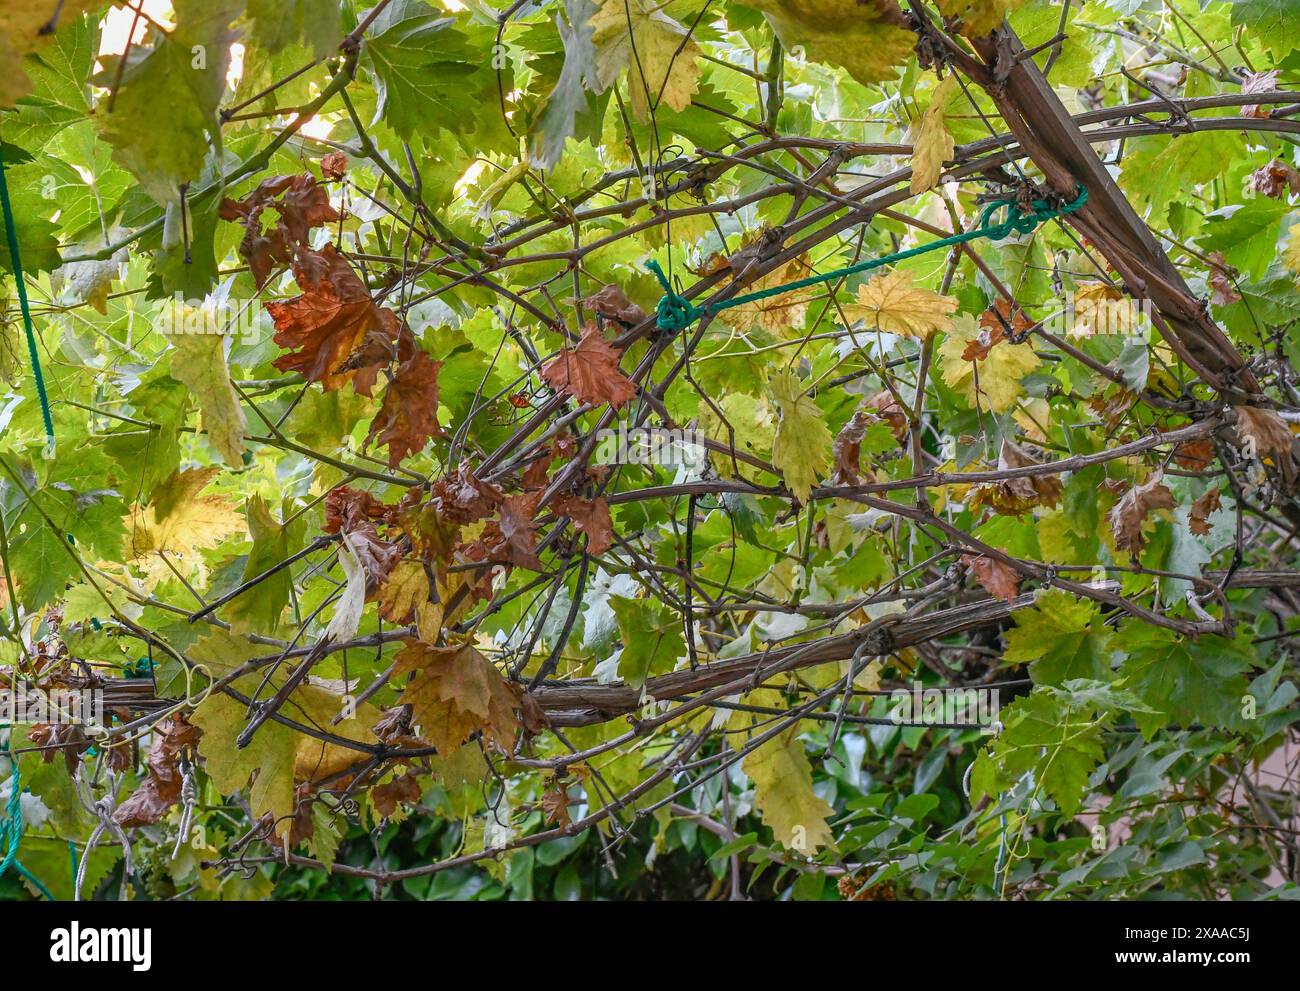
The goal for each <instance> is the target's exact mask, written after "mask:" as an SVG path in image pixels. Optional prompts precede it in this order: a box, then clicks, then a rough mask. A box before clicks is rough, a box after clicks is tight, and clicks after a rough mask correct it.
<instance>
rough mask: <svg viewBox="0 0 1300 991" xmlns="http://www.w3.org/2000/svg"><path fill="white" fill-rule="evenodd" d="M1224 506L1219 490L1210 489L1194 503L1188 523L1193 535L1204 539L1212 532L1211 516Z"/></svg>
mask: <svg viewBox="0 0 1300 991" xmlns="http://www.w3.org/2000/svg"><path fill="white" fill-rule="evenodd" d="M1220 505H1222V500H1221V499H1220V497H1219V490H1218V488H1217V487H1216V488H1209V489H1206V490H1205V492H1204V493H1203V494H1202V495H1201V497H1200V498H1199V499H1197V500H1196V501H1195V502H1194V503H1192V510H1191V512H1190V513H1189V514H1188V517H1187V522H1188V526H1189V527H1190V529H1191V531H1192V533H1194V534H1196V535H1197V536H1198V537H1204V536H1205V535H1206V534H1207V533H1209V532H1210V514H1212V513H1213V512H1215V511H1216V510H1217V509H1218V508H1219V506H1220Z"/></svg>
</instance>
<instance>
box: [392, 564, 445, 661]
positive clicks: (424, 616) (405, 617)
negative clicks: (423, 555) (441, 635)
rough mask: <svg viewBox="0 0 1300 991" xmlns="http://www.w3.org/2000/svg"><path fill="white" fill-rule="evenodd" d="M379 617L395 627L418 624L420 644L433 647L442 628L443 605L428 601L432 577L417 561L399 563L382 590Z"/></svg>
mask: <svg viewBox="0 0 1300 991" xmlns="http://www.w3.org/2000/svg"><path fill="white" fill-rule="evenodd" d="M379 614H380V615H381V616H383V617H384V619H386V620H388V621H389V622H392V623H406V622H409V621H410V620H411V619H412V618H414V620H415V625H416V630H417V632H418V633H419V634H420V639H421V640H427V641H428V642H430V643H432V642H433V641H434V640H436V639H437V637H438V631H439V630H440V629H441V628H442V605H441V604H440V603H435V602H430V601H429V574H428V572H427V571H426V570H425V567H424V564H423V563H422V562H420V561H417V560H415V559H414V558H407V559H406V560H404V561H399V562H397V567H395V568H394V569H393V570H392V573H391V574H390V575H389V576H388V580H387V581H386V582H384V584H383V587H381V588H380V590H379Z"/></svg>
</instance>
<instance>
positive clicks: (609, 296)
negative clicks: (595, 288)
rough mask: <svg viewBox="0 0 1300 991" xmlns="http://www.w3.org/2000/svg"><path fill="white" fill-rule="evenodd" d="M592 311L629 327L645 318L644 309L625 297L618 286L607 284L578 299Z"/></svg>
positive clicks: (625, 294)
mask: <svg viewBox="0 0 1300 991" xmlns="http://www.w3.org/2000/svg"><path fill="white" fill-rule="evenodd" d="M578 302H579V303H581V304H582V305H583V306H585V307H586V308H587V309H589V310H591V311H592V312H593V313H599V314H600V315H601V316H602V317H605V318H606V319H607V320H617V321H618V322H619V323H622V324H626V325H627V326H629V327H632V326H635V325H636V324H639V323H641V322H642V321H644V320H645V319H646V315H645V310H643V309H641V307H639V306H637V305H636V303H634V302H632V301H631V300H630V299H628V298H627V293H625V292H624V291H623V290H622V288H621V287H620V286H616V285H613V284H611V285H607V286H605V287H604V288H603V289H601V290H600V291H599V292H595V293H592V294H591V295H590V296H585V297H583V298H582V299H580V300H578Z"/></svg>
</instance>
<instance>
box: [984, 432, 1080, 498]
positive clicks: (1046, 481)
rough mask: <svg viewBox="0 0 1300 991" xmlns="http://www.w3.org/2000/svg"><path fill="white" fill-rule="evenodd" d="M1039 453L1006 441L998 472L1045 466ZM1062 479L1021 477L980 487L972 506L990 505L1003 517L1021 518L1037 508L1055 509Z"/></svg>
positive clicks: (1045, 475) (1044, 475) (1003, 444)
mask: <svg viewBox="0 0 1300 991" xmlns="http://www.w3.org/2000/svg"><path fill="white" fill-rule="evenodd" d="M1039 453H1040V452H1039V451H1038V450H1037V449H1036V448H1032V447H1030V446H1028V445H1026V446H1021V445H1020V444H1017V443H1015V442H1014V441H1012V440H1006V439H1004V440H1003V441H1002V447H1001V449H1000V450H999V451H998V471H1008V470H1010V469H1015V468H1030V467H1033V466H1035V465H1041V464H1043V463H1044V462H1043V460H1042V459H1041V458H1040V457H1038V454H1039ZM1061 493H1062V488H1061V480H1060V479H1059V478H1058V477H1057V476H1056V475H1053V474H1050V473H1048V472H1044V473H1042V474H1039V475H1020V476H1017V477H1014V478H1002V479H998V480H997V481H993V482H987V483H985V484H982V485H980V486H978V488H977V489H976V492H975V495H974V497H973V498H972V500H971V504H972V506H977V505H981V504H987V505H989V506H992V507H993V510H994V512H997V513H1000V514H1001V515H1003V516H1019V515H1020V514H1022V513H1024V512H1025V511H1026V510H1028V509H1031V508H1033V507H1034V506H1055V505H1056V504H1057V503H1059V502H1060V501H1061Z"/></svg>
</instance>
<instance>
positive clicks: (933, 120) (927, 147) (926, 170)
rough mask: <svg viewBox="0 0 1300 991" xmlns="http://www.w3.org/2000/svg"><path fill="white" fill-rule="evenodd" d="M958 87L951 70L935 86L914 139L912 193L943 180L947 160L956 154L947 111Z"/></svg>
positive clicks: (929, 187)
mask: <svg viewBox="0 0 1300 991" xmlns="http://www.w3.org/2000/svg"><path fill="white" fill-rule="evenodd" d="M956 87H957V77H956V76H954V75H952V74H949V75H948V77H947V78H946V79H944V80H943V82H941V83H940V84H939V85H938V86H936V87H935V89H934V94H933V95H932V96H931V97H930V105H929V107H927V108H926V111H925V113H924V114H922V115H921V123H920V125H919V126H918V127H917V129H916V138H915V140H914V141H913V142H912V193H913V194H916V193H923V192H925V191H926V190H927V189H931V188H933V187H934V186H935V185H936V184H937V183H938V182H939V176H940V175H941V174H942V173H943V163H944V162H947V161H949V160H950V159H951V158H952V153H953V148H954V147H955V145H954V143H953V138H952V132H951V131H949V130H948V124H947V121H946V120H945V115H944V111H945V110H946V109H947V106H948V98H949V97H950V96H952V93H953V90H954V89H956Z"/></svg>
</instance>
